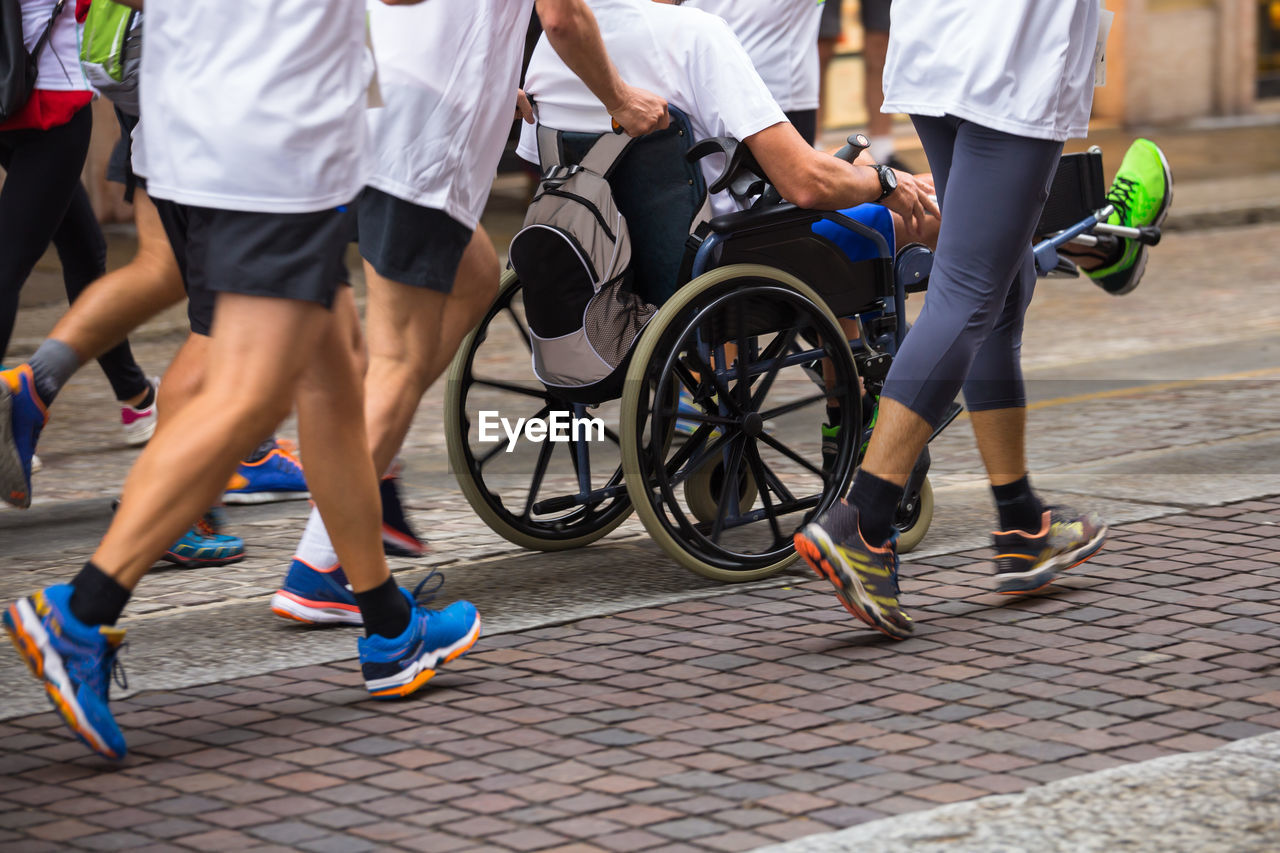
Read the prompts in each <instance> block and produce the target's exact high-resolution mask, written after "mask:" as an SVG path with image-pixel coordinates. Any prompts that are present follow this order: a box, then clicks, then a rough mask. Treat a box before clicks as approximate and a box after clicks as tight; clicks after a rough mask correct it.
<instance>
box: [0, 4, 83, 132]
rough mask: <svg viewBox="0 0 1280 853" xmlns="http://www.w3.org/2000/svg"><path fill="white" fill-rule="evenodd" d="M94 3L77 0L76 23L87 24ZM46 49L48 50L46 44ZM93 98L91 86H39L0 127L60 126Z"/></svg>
mask: <svg viewBox="0 0 1280 853" xmlns="http://www.w3.org/2000/svg"><path fill="white" fill-rule="evenodd" d="M91 2H92V0H76V22H77V23H84V19H85V16H86V15H88V14H89V4H90V3H91ZM45 49H46V50H47V49H48V46H47V45H46V47H45ZM92 100H93V92H92V91H90V90H88V89H81V90H79V91H71V92H65V91H57V92H54V91H49V90H47V89H41V88H39V87H37V88H36V89H35V90H34V91H33V92H32V93H31V99H30V100H28V101H27V103H26V105H25V106H23V108H22V109H21V110H20V111H19V112H18V114H17V115H15V116H13V117H12V118H10V119H9V120H8V121H6V122H0V130H25V129H34V130H48V129H49V128H51V127H58V126H59V125H63V124H66V123H67V122H69V121H71V117H72V116H73V115H75V114H76V113H78V112H80V110H81V109H83V108H84V107H85V106H87V105H88V104H89V102H90V101H92Z"/></svg>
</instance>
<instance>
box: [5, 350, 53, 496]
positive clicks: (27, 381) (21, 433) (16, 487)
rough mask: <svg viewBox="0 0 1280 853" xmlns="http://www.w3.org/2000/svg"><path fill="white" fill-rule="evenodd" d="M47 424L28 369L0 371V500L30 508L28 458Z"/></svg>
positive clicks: (43, 408) (23, 367)
mask: <svg viewBox="0 0 1280 853" xmlns="http://www.w3.org/2000/svg"><path fill="white" fill-rule="evenodd" d="M48 420H49V413H48V410H47V408H46V407H45V404H44V401H43V400H41V399H40V395H39V394H37V393H36V386H35V378H34V377H33V376H32V375H31V368H30V366H28V365H25V364H20V365H18V366H17V367H11V368H9V369H8V370H5V371H0V500H3V501H4V502H5V503H9V504H12V505H14V506H16V507H17V508H18V509H26V508H27V507H29V506H31V458H32V457H33V456H35V452H36V441H37V440H38V439H39V438H40V430H42V429H44V425H45V422H47V421H48Z"/></svg>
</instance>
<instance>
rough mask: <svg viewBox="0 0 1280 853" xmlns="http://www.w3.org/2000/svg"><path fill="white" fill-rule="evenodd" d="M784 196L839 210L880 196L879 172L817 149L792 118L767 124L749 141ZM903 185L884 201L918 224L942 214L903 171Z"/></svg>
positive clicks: (794, 201) (813, 206)
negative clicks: (810, 143) (770, 124)
mask: <svg viewBox="0 0 1280 853" xmlns="http://www.w3.org/2000/svg"><path fill="white" fill-rule="evenodd" d="M743 141H744V142H746V144H747V147H749V148H750V149H751V153H752V154H754V155H755V158H756V161H757V162H759V164H760V166H761V167H762V168H763V169H764V170H765V171H766V172H767V173H768V174H769V179H770V180H771V181H773V185H774V186H775V187H777V189H778V192H779V193H781V194H782V197H783V198H785V199H786V200H787V201H789V202H791V203H792V204H794V205H796V206H797V207H806V208H811V209H814V210H839V209H842V208H846V207H852V206H854V205H855V204H863V203H865V202H869V201H875V200H876V199H877V198H879V197H880V176H879V175H877V174H876V171H875V169H873V168H871V167H870V166H863V165H857V166H851V165H849V164H848V163H846V162H844V161H843V160H839V159H837V158H835V157H832V156H831V155H829V154H824V153H822V152H821V151H815V150H813V148H812V147H811V146H810V145H809V144H808V143H807V142H805V141H804V138H803V137H801V136H800V134H799V133H798V132H796V129H795V128H794V127H793V126H792V125H791V124H790V123H788V122H780V123H778V124H775V125H773V126H772V127H767V128H765V129H764V130H762V131H760V132H759V133H755V134H752V135H751V136H748V137H747V138H746V139H745V140H743ZM897 176H898V188H897V189H896V190H894V191H893V193H892V194H890V195H889V196H888V197H887V198H886V199H884V201H883V202H881V203H882V204H883V205H884V206H885V207H887V208H889V209H890V210H892V211H894V212H895V213H900V214H901V215H902V217H903V219H904V220H906V221H907V223H908V224H910V225H911V227H913V228H922V227H924V225H925V222H924V220H925V219H926V217H930V216H938V215H939V213H938V206H937V205H936V204H934V203H933V201H932V200H931V199H930V198H929V196H928V193H926V192H925V189H924V187H923V186H921V185H920V184H919V183H918V182H917V181H916V179H915V178H913V177H912V176H911V175H908V174H907V173H905V172H898V173H897Z"/></svg>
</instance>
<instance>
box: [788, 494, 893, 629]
mask: <svg viewBox="0 0 1280 853" xmlns="http://www.w3.org/2000/svg"><path fill="white" fill-rule="evenodd" d="M896 539H897V534H896V533H895V534H894V536H893V538H891V539H890V540H889V541H888V542H885V543H884V544H883V545H881V546H880V547H873V546H871V545H869V544H867V541H866V540H865V539H863V538H862V532H861V531H860V530H859V529H858V511H857V510H856V509H854V508H853V507H852V506H850V505H849V504H847V503H845V502H844V501H840V502H839V503H837V504H835V505H834V506H832V507H831V509H829V510H827V511H826V512H825V513H823V514H822V515H820V516H818V518H817V519H815V520H814V521H811V522H810V523H809V524H806V525H805V526H804V527H803V528H801V530H800V532H798V533H796V535H795V540H794V541H795V545H796V551H797V552H799V554H800V556H801V557H803V558H804V560H805V562H807V563H808V564H809V565H810V566H811V567H812V568H813V570H814V572H816V573H817V575H818V577H820V578H824V579H826V580H828V581H830V582H831V584H832V585H833V586H834V587H835V588H836V597H837V598H839V599H840V603H841V604H843V605H844V608H845V610H848V611H849V612H850V613H852V614H853V615H854V616H856V617H857V618H858V619H860V620H862V621H863V622H865V623H867V624H868V625H870V626H871V627H872V628H875V629H876V630H877V631H880V632H881V633H883V634H885V635H887V636H889V637H892V638H893V639H895V640H905V639H906V638H907V637H909V636H911V632H912V631H913V630H915V626H914V625H913V624H912V622H911V617H910V616H908V615H907V614H906V612H905V611H904V610H903V609H902V605H901V604H899V603H898V595H899V590H898V554H897V551H896V549H895V547H894V546H895V541H896Z"/></svg>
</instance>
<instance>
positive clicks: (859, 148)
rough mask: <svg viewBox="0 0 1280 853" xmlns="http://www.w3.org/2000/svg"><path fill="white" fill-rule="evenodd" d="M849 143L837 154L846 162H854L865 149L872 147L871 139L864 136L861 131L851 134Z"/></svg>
mask: <svg viewBox="0 0 1280 853" xmlns="http://www.w3.org/2000/svg"><path fill="white" fill-rule="evenodd" d="M847 142H848V144H847V145H845V146H844V147H843V148H841V149H840V150H839V151H837V152H836V154H835V156H836V157H839V158H840V159H841V160H843V161H845V162H846V163H852V162H853V161H854V160H857V159H858V155H860V154H861V153H862V152H863V151H866V150H867V149H868V148H870V147H871V140H869V139H867V137H865V136H863V135H862V134H861V133H851V134H849V139H848V140H847Z"/></svg>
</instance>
